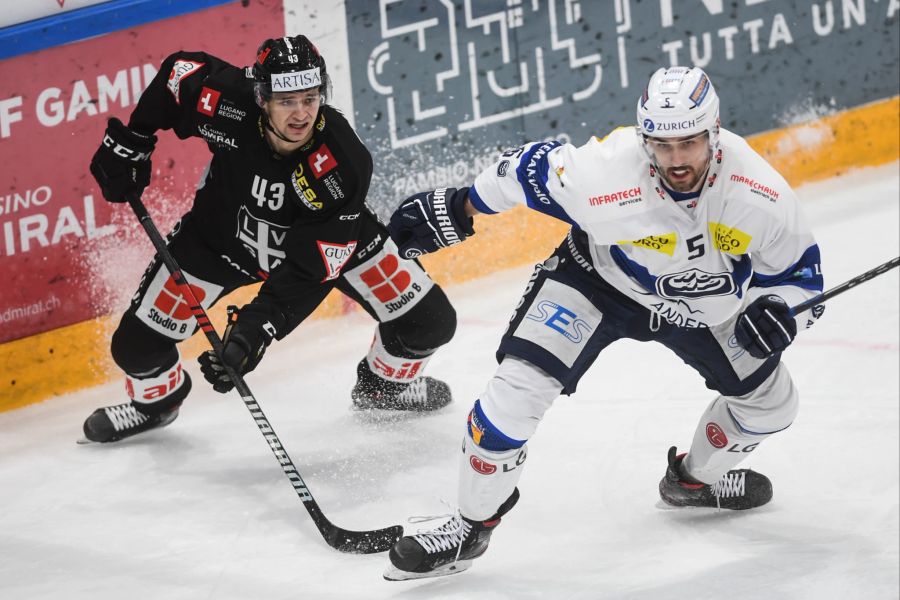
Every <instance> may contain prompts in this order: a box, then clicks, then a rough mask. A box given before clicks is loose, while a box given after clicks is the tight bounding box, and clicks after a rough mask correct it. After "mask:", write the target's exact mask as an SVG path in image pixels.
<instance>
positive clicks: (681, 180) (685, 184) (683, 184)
mask: <svg viewBox="0 0 900 600" xmlns="http://www.w3.org/2000/svg"><path fill="white" fill-rule="evenodd" d="M660 171H661V172H662V175H663V179H665V181H666V185H667V187H668V188H669V189H670V190H672V191H673V192H679V193H681V194H687V193H690V192H695V191H697V190H699V189H700V187H701V185H702V183H701V182H702V181H703V178H704V177H706V173H707V172H708V171H709V162H707V163H706V165H705V166H704V167H703V169H702V170H700V171H698V170H697V169H695V168H694V167H692V166H690V165H678V166H675V167H669V168H668V169H666V170H665V171H662V170H660ZM676 172H678V175H676Z"/></svg>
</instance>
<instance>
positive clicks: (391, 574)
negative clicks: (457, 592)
mask: <svg viewBox="0 0 900 600" xmlns="http://www.w3.org/2000/svg"><path fill="white" fill-rule="evenodd" d="M471 566H472V561H471V560H460V561H458V562H455V563H451V564H449V565H444V566H443V567H438V568H437V569H435V570H433V571H428V572H427V573H412V572H410V571H402V570H400V569H398V568H397V567H395V566H393V565H392V566H391V567H389V568H388V570H387V571H385V572H384V578H385V579H386V580H387V581H408V580H410V579H425V578H429V577H443V576H445V575H455V574H457V573H462V572H463V571H465V570H466V569H468V568H469V567H471Z"/></svg>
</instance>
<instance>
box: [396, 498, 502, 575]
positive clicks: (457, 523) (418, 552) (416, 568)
mask: <svg viewBox="0 0 900 600" xmlns="http://www.w3.org/2000/svg"><path fill="white" fill-rule="evenodd" d="M518 500H519V490H518V488H516V489H515V490H514V491H513V493H512V495H511V496H510V497H509V498H508V499H507V500H506V502H504V503H503V504H502V505H501V506H500V508H499V509H498V510H497V513H496V514H495V515H494V516H492V517H491V518H490V519H487V520H486V521H473V520H471V519H467V518H466V517H464V516H462V515H460V514H459V513H457V514H456V515H453V516H452V517H450V520H449V521H447V522H446V523H444V524H443V525H441V526H440V527H437V528H436V529H432V530H431V531H424V532H421V533H417V534H414V535H408V536H404V537H403V538H401V539H400V541H398V542H397V543H396V544H394V547H393V548H391V551H390V553H389V555H388V556H389V558H390V559H391V567H390V568H389V569H388V570H387V571H386V572H385V573H384V578H385V579H387V580H388V581H405V580H407V579H422V578H425V577H440V576H442V575H453V574H455V573H461V572H463V571H465V570H466V569H468V568H469V567H471V566H472V561H473V560H475V559H476V558H478V557H479V556H481V555H482V554H484V553H485V552H486V551H487V547H488V543H490V541H491V534H492V533H493V532H494V529H495V528H496V527H497V525H499V524H500V518H501V517H502V516H503V515H505V514H506V513H508V512H509V511H510V510H511V509H512V507H513V506H515V505H516V502H517V501H518Z"/></svg>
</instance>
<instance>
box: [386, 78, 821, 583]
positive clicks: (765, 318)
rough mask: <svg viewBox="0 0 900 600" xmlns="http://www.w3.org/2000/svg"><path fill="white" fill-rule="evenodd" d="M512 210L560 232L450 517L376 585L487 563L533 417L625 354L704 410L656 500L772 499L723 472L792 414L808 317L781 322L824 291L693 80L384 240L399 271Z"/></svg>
mask: <svg viewBox="0 0 900 600" xmlns="http://www.w3.org/2000/svg"><path fill="white" fill-rule="evenodd" d="M520 204H524V205H526V206H528V207H529V208H532V209H534V210H537V211H539V212H542V213H545V214H547V215H549V216H551V217H555V218H557V219H560V220H562V221H565V222H566V223H569V224H571V225H572V228H571V230H570V231H569V233H568V235H567V236H566V238H565V240H564V241H563V242H562V244H561V245H560V246H559V247H558V248H557V249H556V251H555V252H554V253H553V254H552V255H551V256H550V257H549V258H547V259H546V260H545V261H544V262H543V263H542V264H539V265H537V266H536V269H535V271H534V274H533V275H532V276H531V279H530V280H529V282H528V285H527V286H526V288H525V292H524V295H523V297H522V299H521V301H520V302H519V304H518V305H517V306H516V308H515V311H514V313H513V317H512V319H511V320H510V324H509V327H508V329H507V331H506V333H505V334H504V336H503V338H502V340H501V342H500V347H499V349H498V352H497V357H498V360H499V361H500V365H499V367H498V369H497V372H496V374H495V375H494V377H493V378H492V379H491V380H490V381H489V382H488V383H487V386H486V387H485V389H484V391H483V392H482V394H481V396H480V397H479V398H478V399H477V400H476V402H475V405H474V407H473V408H472V410H471V412H470V414H469V417H468V423H467V432H466V435H465V438H464V441H463V451H462V455H461V457H460V469H459V497H458V503H459V512H458V514H457V515H456V516H454V517H452V518H450V519H449V520H448V521H447V522H445V523H443V524H442V525H440V526H438V527H437V528H435V529H433V530H425V531H420V533H417V534H414V535H410V536H407V537H404V538H402V539H401V540H400V541H398V542H397V544H396V545H395V546H394V547H393V548H392V550H391V552H390V559H391V562H392V565H393V566H392V568H391V569H390V570H389V571H388V572H387V573H386V574H385V577H386V578H388V579H411V578H418V577H429V576H435V575H442V574H447V573H454V572H459V571H461V570H464V569H465V568H468V566H469V565H470V564H471V562H472V560H473V559H475V558H477V557H479V556H481V555H482V554H483V553H484V551H485V550H486V549H487V545H488V542H489V540H490V536H491V533H492V532H493V530H494V528H495V527H496V526H497V524H498V523H499V522H500V518H501V517H502V516H503V515H504V514H505V513H507V512H508V511H509V510H510V509H511V508H512V507H513V505H514V504H515V502H516V500H517V499H518V489H517V488H516V485H517V483H518V480H519V477H520V476H521V474H522V469H523V465H524V463H525V459H526V457H527V450H526V442H527V441H528V440H529V438H531V436H532V435H533V434H534V433H535V430H536V428H537V425H538V423H539V422H540V421H541V418H542V417H543V415H544V412H545V411H546V410H547V409H548V408H549V407H550V405H551V404H552V403H553V401H554V400H555V399H556V398H557V397H558V396H559V394H571V393H573V392H574V391H575V389H576V386H577V384H578V381H579V379H580V378H581V377H582V375H583V374H584V373H585V371H586V370H587V369H588V368H589V367H590V365H591V364H592V363H593V362H594V360H595V359H597V357H598V355H599V354H600V353H601V352H602V350H603V349H604V348H606V347H607V346H608V345H609V344H611V343H612V342H614V341H616V340H618V339H622V338H630V339H636V340H641V341H655V342H659V343H661V344H663V345H665V346H666V347H668V348H670V349H671V350H672V351H673V352H675V353H676V354H677V355H678V356H679V357H680V358H681V359H682V360H683V361H684V362H685V363H687V364H688V365H690V366H691V367H693V368H694V369H695V370H696V371H697V372H698V373H700V375H702V376H703V378H704V379H705V381H706V385H707V387H709V388H710V389H711V390H713V391H715V392H717V393H718V395H717V396H716V397H715V399H713V400H712V402H711V403H710V404H709V406H707V408H706V410H705V411H703V413H702V414H701V415H700V419H699V422H698V425H697V429H696V431H695V433H694V437H693V441H692V443H691V446H690V449H689V451H688V452H687V453H681V454H679V453H678V452H677V450H676V449H675V448H674V447H672V448H670V449H669V452H668V465H667V468H666V472H665V475H664V476H663V478H662V480H661V481H660V484H659V493H660V496H661V497H662V499H663V500H664V501H665V502H666V503H668V504H670V505H674V506H700V507H719V508H724V509H734V510H743V509H751V508H755V507H758V506H761V505H763V504H765V503H767V502H768V501H769V500H770V499H771V498H772V485H771V482H770V481H769V479H768V478H767V477H765V476H764V475H762V474H761V473H758V472H755V471H751V470H747V469H735V468H734V467H736V466H737V465H738V463H740V462H741V460H743V459H744V458H746V457H747V456H748V455H749V454H750V453H751V452H753V451H755V450H756V449H757V448H758V446H759V444H760V443H761V442H762V441H763V440H765V439H766V438H767V437H769V436H770V435H772V434H773V433H777V432H779V431H781V430H783V429H786V428H787V427H788V426H790V424H791V422H792V421H793V419H794V417H795V415H796V414H797V407H798V398H797V390H796V388H795V387H794V384H793V383H792V381H791V378H790V375H789V374H788V371H787V368H786V367H785V366H784V364H782V363H781V353H782V351H784V349H785V348H787V347H788V345H790V343H791V342H792V341H793V339H794V336H795V335H796V333H797V331H798V329H801V330H802V329H806V328H808V327H809V326H811V325H812V324H813V322H814V321H815V320H816V319H817V318H818V316H819V315H820V314H821V312H822V307H821V306H817V307H816V308H814V309H813V310H812V311H809V312H806V313H803V314H799V315H796V316H794V315H792V314H791V311H790V308H789V307H790V306H794V305H796V304H798V303H800V302H802V301H804V300H807V299H809V298H811V297H813V296H814V295H816V294H817V293H819V292H821V290H822V286H823V280H822V274H821V267H820V263H819V249H818V246H817V245H816V242H815V240H814V238H813V235H812V233H811V232H810V230H809V229H808V227H807V225H806V222H805V220H804V218H803V215H802V214H801V211H800V206H799V205H798V202H797V198H796V196H795V194H794V192H793V191H792V190H791V188H790V186H789V185H788V184H787V183H786V182H785V181H784V179H783V178H782V177H781V176H780V175H779V174H778V173H777V172H776V171H775V169H774V168H772V167H771V166H770V165H769V164H768V163H767V162H766V161H765V160H764V159H763V158H762V157H760V156H759V155H758V154H757V153H756V152H754V151H753V150H752V149H751V148H750V146H749V145H748V144H747V143H746V142H745V141H744V140H743V139H742V138H741V137H739V136H738V135H736V134H734V133H731V132H729V131H726V130H724V129H721V128H720V126H719V99H718V96H717V95H716V92H715V89H714V88H713V85H712V82H711V81H710V79H709V77H708V76H707V75H706V73H704V72H703V71H702V70H701V69H698V68H684V67H672V68H668V69H659V70H658V71H657V72H656V73H654V75H653V76H652V77H651V79H650V81H649V83H648V85H647V88H646V90H645V91H644V93H643V94H642V96H641V98H640V99H639V101H638V104H637V127H629V128H620V129H616V130H615V131H613V132H612V133H610V134H609V135H608V136H607V137H606V138H603V139H599V138H592V139H591V140H590V141H589V142H588V143H586V144H585V145H583V146H581V147H575V146H572V145H570V144H560V143H559V142H555V141H551V142H543V143H541V142H538V143H532V144H526V145H524V146H521V147H519V148H515V149H512V150H509V151H508V152H505V153H504V154H503V155H502V156H501V157H500V159H499V161H497V163H496V164H494V165H493V166H492V167H490V168H488V169H486V170H485V171H483V172H482V173H481V174H480V175H478V177H477V178H476V179H475V183H474V185H473V186H471V187H469V188H461V189H453V188H449V189H440V190H435V191H433V192H425V193H421V194H417V195H415V196H412V197H411V198H409V199H407V200H406V201H404V202H403V203H402V204H401V206H400V207H399V208H398V209H397V211H396V212H395V213H394V215H393V217H392V220H391V227H390V229H391V235H392V236H393V238H394V240H395V241H396V242H397V245H398V247H399V248H400V253H401V255H403V256H405V257H407V258H410V257H414V256H418V255H420V254H423V253H426V252H433V251H435V250H438V249H440V248H443V247H445V246H448V245H451V244H454V243H457V242H460V241H462V240H464V239H465V238H466V237H467V236H469V235H472V234H473V233H474V230H473V221H472V216H474V215H476V214H479V213H481V214H488V215H489V214H493V213H497V212H500V211H503V210H507V209H510V208H513V207H514V206H518V205H520Z"/></svg>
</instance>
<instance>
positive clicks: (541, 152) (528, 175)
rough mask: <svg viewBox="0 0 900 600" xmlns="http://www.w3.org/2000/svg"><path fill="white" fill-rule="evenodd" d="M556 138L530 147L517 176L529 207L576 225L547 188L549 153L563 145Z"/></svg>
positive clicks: (517, 169) (521, 159) (517, 171)
mask: <svg viewBox="0 0 900 600" xmlns="http://www.w3.org/2000/svg"><path fill="white" fill-rule="evenodd" d="M561 145H562V144H560V143H559V142H557V141H556V140H554V141H552V142H544V143H543V144H535V145H534V146H532V147H531V148H529V149H528V151H527V152H525V153H524V154H523V155H522V158H520V159H519V166H518V167H516V177H517V178H518V180H519V185H520V186H522V191H523V192H525V204H526V205H527V206H528V207H529V208H533V209H534V210H536V211H538V212H542V213H544V214H545V215H550V216H551V217H553V218H556V219H559V220H560V221H563V222H565V223H568V224H569V225H575V224H576V223H575V221H573V220H572V218H571V217H570V216H569V215H568V214H567V213H566V211H565V210H563V207H561V206H560V205H559V204H557V203H556V201H555V200H554V199H553V197H552V196H550V190H548V189H547V177H549V175H550V165H549V163H548V161H547V155H549V154H550V151H551V150H553V149H554V148H557V147H559V146H561Z"/></svg>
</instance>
